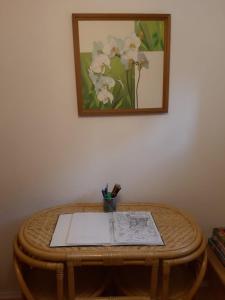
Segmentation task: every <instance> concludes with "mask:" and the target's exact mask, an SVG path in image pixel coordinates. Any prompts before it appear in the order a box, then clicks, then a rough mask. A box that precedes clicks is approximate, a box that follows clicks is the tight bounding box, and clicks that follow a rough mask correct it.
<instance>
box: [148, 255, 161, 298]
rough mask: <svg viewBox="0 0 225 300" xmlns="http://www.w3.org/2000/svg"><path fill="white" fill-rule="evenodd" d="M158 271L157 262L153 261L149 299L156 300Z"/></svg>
mask: <svg viewBox="0 0 225 300" xmlns="http://www.w3.org/2000/svg"><path fill="white" fill-rule="evenodd" d="M158 271H159V260H158V259H157V260H155V261H154V262H153V264H152V272H151V289H150V295H151V299H152V300H154V299H156V294H157V288H158Z"/></svg>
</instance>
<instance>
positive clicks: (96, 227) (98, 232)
mask: <svg viewBox="0 0 225 300" xmlns="http://www.w3.org/2000/svg"><path fill="white" fill-rule="evenodd" d="M111 219H112V214H111V213H96V212H85V213H74V214H73V217H72V221H71V224H70V229H69V233H68V236H67V240H66V243H67V245H68V246H69V245H71V246H72V245H104V244H110V243H111V241H112V232H111V229H112V227H111V225H110V224H111Z"/></svg>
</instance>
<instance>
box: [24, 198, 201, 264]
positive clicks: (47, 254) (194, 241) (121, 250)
mask: <svg viewBox="0 0 225 300" xmlns="http://www.w3.org/2000/svg"><path fill="white" fill-rule="evenodd" d="M118 210H119V211H129V210H138V211H149V212H151V213H152V215H153V218H154V219H155V222H156V225H157V227H158V229H159V231H160V233H161V236H162V238H163V241H164V243H165V246H111V247H110V246H100V247H58V248H50V247H49V244H50V241H51V237H52V234H53V232H54V228H55V226H56V223H57V219H58V216H59V215H60V214H65V213H73V212H85V211H102V205H101V204H100V203H99V204H96V203H94V204H78V203H72V204H67V205H63V206H58V207H55V208H50V209H46V210H43V211H41V212H39V213H36V214H34V215H33V216H31V217H30V218H29V219H28V220H26V221H25V222H24V224H23V225H22V227H21V228H20V231H19V240H20V243H21V245H22V246H23V248H24V250H25V251H27V252H28V253H29V254H30V255H33V256H36V257H39V258H42V259H46V260H53V261H66V260H69V259H77V261H78V264H79V260H82V259H84V260H85V259H86V260H87V261H89V262H90V261H91V260H98V259H99V257H101V258H105V264H110V260H112V259H114V260H115V258H116V257H117V258H118V264H121V263H122V260H123V259H124V258H126V259H127V261H129V260H135V259H136V260H138V259H141V258H143V259H146V262H147V259H148V258H152V257H154V258H155V257H157V258H172V257H179V256H184V255H187V254H189V253H191V252H192V251H194V250H195V249H196V248H197V247H198V246H199V245H200V243H201V239H202V235H201V231H200V229H199V227H198V225H197V224H196V223H195V222H194V221H193V220H192V219H191V218H190V217H188V216H187V215H186V214H184V213H182V212H180V211H179V210H177V209H175V208H172V207H169V206H166V205H162V204H149V203H146V204H144V203H126V204H121V205H119V206H118Z"/></svg>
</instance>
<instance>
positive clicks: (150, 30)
mask: <svg viewBox="0 0 225 300" xmlns="http://www.w3.org/2000/svg"><path fill="white" fill-rule="evenodd" d="M135 32H136V34H137V36H138V37H139V38H140V39H141V45H140V48H139V50H140V51H162V50H163V49H164V22H163V21H135Z"/></svg>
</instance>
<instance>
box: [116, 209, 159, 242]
mask: <svg viewBox="0 0 225 300" xmlns="http://www.w3.org/2000/svg"><path fill="white" fill-rule="evenodd" d="M113 231H114V243H115V244H124V245H164V243H163V241H162V238H161V236H160V233H159V231H158V229H157V227H156V225H155V222H154V219H153V217H152V215H151V213H148V212H140V211H130V212H115V213H113Z"/></svg>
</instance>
